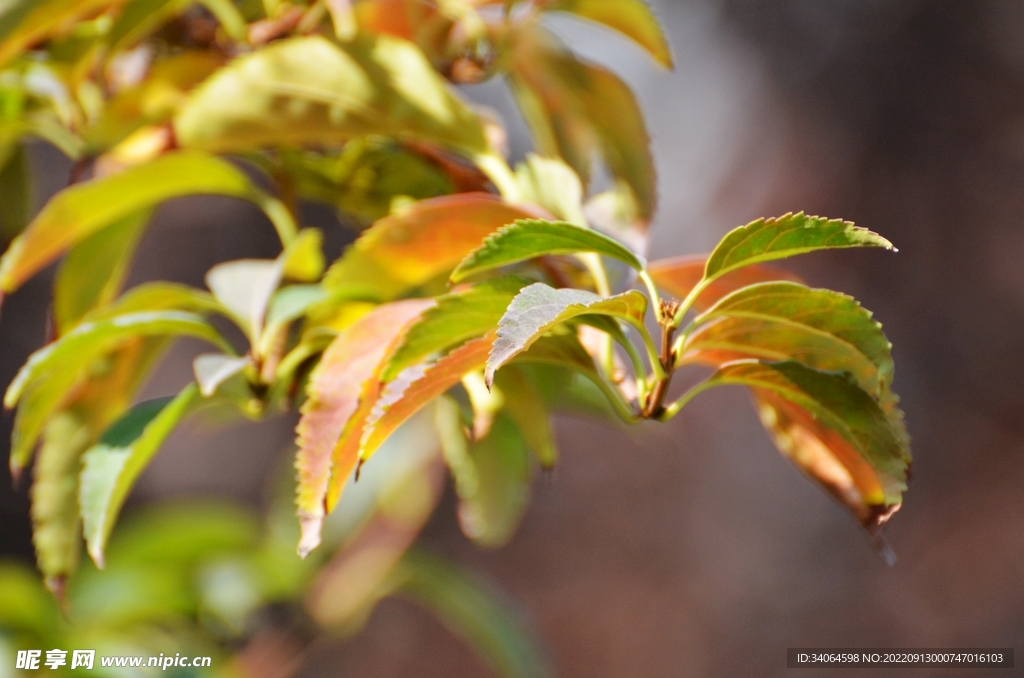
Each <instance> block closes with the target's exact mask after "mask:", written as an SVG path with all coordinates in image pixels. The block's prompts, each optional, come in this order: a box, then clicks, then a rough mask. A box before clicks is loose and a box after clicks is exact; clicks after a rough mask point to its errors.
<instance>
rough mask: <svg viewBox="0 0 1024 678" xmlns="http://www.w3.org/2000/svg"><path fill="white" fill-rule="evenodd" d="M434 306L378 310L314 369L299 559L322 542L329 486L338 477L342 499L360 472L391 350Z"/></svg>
mask: <svg viewBox="0 0 1024 678" xmlns="http://www.w3.org/2000/svg"><path fill="white" fill-rule="evenodd" d="M431 303H432V302H430V301H428V300H408V301H401V302H395V303H392V304H385V305H384V306H380V307H378V308H377V309H375V310H374V311H372V312H370V313H369V314H367V315H365V316H363V317H362V318H360V319H359V320H357V321H356V322H355V323H354V324H352V325H351V326H350V327H349V328H348V329H346V330H345V331H343V332H342V333H341V334H339V335H338V337H337V338H336V339H335V340H334V341H333V342H332V343H331V345H330V346H329V347H328V348H327V350H326V351H324V355H323V357H322V358H321V360H320V363H319V365H318V366H317V368H316V370H314V373H313V375H312V377H311V378H310V383H309V387H308V389H307V391H308V394H309V398H308V399H307V400H306V402H305V403H304V404H303V406H302V419H301V420H300V421H299V425H298V427H297V428H296V433H297V445H298V448H299V449H298V452H297V455H296V461H295V465H296V468H297V469H298V472H299V485H298V497H297V504H298V511H299V520H300V522H301V523H302V531H303V535H302V541H301V542H300V544H299V552H300V554H302V555H305V554H308V553H309V552H310V551H312V550H313V549H314V548H316V546H317V545H318V544H319V543H320V526H321V524H322V523H323V518H324V516H325V515H326V510H325V509H326V507H325V503H327V500H328V484H329V483H330V482H331V480H332V478H333V479H334V482H335V483H336V485H337V490H336V492H337V494H339V495H340V493H341V488H342V487H343V486H344V483H345V482H346V481H347V480H348V475H349V474H350V473H351V471H352V469H353V468H355V464H356V452H357V451H358V441H359V438H360V436H361V433H362V425H363V420H365V417H366V415H367V414H368V413H369V407H371V406H372V398H371V397H368V395H367V394H368V393H372V392H375V390H376V389H377V388H378V382H377V379H376V375H377V373H378V371H379V370H380V369H381V368H382V367H383V362H384V360H385V358H386V357H387V355H388V352H389V350H390V348H391V346H392V345H393V344H394V342H396V341H397V339H398V337H399V336H400V334H401V332H402V330H403V329H404V328H405V326H406V325H408V324H409V322H411V321H412V320H413V319H415V318H416V317H417V316H419V315H420V314H421V313H422V312H423V311H424V310H425V309H426V308H428V307H429V306H430V305H431ZM343 433H345V434H346V435H347V436H348V437H349V438H353V439H354V441H355V447H356V450H351V451H350V449H349V448H350V447H352V444H351V443H347V442H346V439H345V438H343V435H342V434H343ZM335 501H336V500H335Z"/></svg>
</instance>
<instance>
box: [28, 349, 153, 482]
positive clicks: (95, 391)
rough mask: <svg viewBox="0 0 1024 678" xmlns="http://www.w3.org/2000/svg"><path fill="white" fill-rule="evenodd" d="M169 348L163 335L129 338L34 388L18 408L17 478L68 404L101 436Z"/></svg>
mask: <svg viewBox="0 0 1024 678" xmlns="http://www.w3.org/2000/svg"><path fill="white" fill-rule="evenodd" d="M167 345H168V340H167V338H166V337H161V336H156V337H147V338H134V339H128V340H127V341H126V342H124V343H123V344H122V345H120V347H119V348H117V349H116V350H115V351H114V352H113V353H110V354H109V355H99V356H95V357H93V358H91V359H88V360H85V361H83V362H82V363H81V364H79V365H69V366H67V367H68V369H62V370H52V371H50V372H48V373H46V374H45V375H44V376H43V377H42V378H40V379H38V380H36V381H35V382H33V383H32V384H30V385H29V386H28V388H27V389H26V390H25V392H24V393H23V394H22V397H21V399H20V401H19V403H18V412H17V414H16V415H15V418H14V428H13V431H12V432H11V457H10V468H11V473H12V475H13V476H14V477H18V476H19V475H20V474H21V472H22V470H23V469H24V468H25V467H27V466H28V463H29V461H30V460H31V458H32V452H33V450H34V449H35V445H36V442H37V441H38V440H39V436H40V435H41V433H42V432H43V429H44V427H45V426H46V422H47V421H48V420H49V418H50V417H51V415H53V414H54V413H55V412H57V411H58V410H59V409H61V408H62V407H63V406H64V405H65V404H69V403H71V404H76V408H77V411H78V412H79V414H83V415H88V416H87V417H86V418H87V420H88V423H89V424H90V425H91V427H92V431H93V433H94V434H97V435H98V434H99V432H101V431H102V430H103V428H104V427H105V426H106V425H107V423H108V420H109V419H110V418H112V417H115V416H117V414H118V412H120V411H121V410H122V409H123V408H124V407H126V406H127V405H128V403H129V402H130V400H131V398H132V394H133V393H134V392H135V389H137V388H138V386H139V384H140V383H141V382H142V381H143V380H144V379H145V377H146V375H147V374H148V372H149V370H150V369H151V368H152V366H153V365H154V364H155V363H156V361H157V360H158V359H159V357H160V356H161V355H162V354H163V352H164V350H165V349H166V348H167Z"/></svg>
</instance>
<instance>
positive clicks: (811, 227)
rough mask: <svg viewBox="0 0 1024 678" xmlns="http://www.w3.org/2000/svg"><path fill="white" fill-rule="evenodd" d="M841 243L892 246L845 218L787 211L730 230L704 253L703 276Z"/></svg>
mask: <svg viewBox="0 0 1024 678" xmlns="http://www.w3.org/2000/svg"><path fill="white" fill-rule="evenodd" d="M845 247H882V248H885V249H887V250H894V249H895V248H894V247H893V245H892V243H891V242H889V241H888V240H886V239H885V238H883V237H882V236H880V235H878V234H877V233H872V232H871V231H869V230H868V229H866V228H861V227H859V226H854V225H853V223H851V222H849V221H842V220H840V219H826V218H824V217H809V216H807V215H806V214H804V213H803V212H798V213H797V214H792V213H790V214H784V215H783V216H781V217H776V218H771V219H758V220H757V221H752V222H750V223H749V224H747V225H746V226H740V227H739V228H736V229H733V230H732V231H730V232H729V233H728V234H727V235H726V236H725V237H724V238H722V240H721V242H719V243H718V246H717V247H715V249H714V251H713V252H712V253H711V255H710V256H709V257H708V261H707V265H706V267H705V270H704V278H705V280H713V279H715V278H718V277H719V276H722V275H725V274H726V273H729V272H730V271H734V270H736V269H738V268H741V267H743V266H749V265H751V264H757V263H761V262H764V261H772V260H775V259H785V258H786V257H792V256H795V255H797V254H804V253H805V252H814V251H816V250H824V249H834V248H845Z"/></svg>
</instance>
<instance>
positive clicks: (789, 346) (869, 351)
mask: <svg viewBox="0 0 1024 678" xmlns="http://www.w3.org/2000/svg"><path fill="white" fill-rule="evenodd" d="M694 323H695V324H697V325H698V329H697V330H696V331H695V332H694V333H693V334H691V335H690V336H689V337H688V338H687V341H686V344H685V346H684V351H694V352H702V351H710V352H712V353H724V354H726V355H729V354H736V355H738V356H740V357H757V358H764V359H767V360H787V359H793V360H797V361H799V362H802V363H804V364H805V365H808V366H809V367H814V368H815V369H819V370H824V371H843V370H846V371H849V372H851V373H852V374H853V375H854V377H855V379H856V381H857V383H858V384H860V386H861V388H863V389H864V390H865V391H867V392H868V393H870V394H872V395H874V396H876V397H879V396H880V395H881V391H882V389H885V388H888V386H889V385H890V384H891V383H892V378H893V372H894V369H895V368H894V366H893V361H892V355H891V353H890V350H891V348H892V344H891V343H889V340H888V339H887V338H886V336H885V334H884V333H883V332H882V326H881V325H880V324H879V323H878V321H876V320H874V319H873V318H872V317H871V312H870V311H868V310H866V309H865V308H864V307H862V306H861V305H860V304H858V303H857V301H856V300H855V299H853V298H852V297H849V296H847V295H845V294H840V293H839V292H833V291H831V290H823V289H810V288H808V287H805V286H804V285H800V284H798V283H790V282H777V283H760V284H756V285H751V286H748V287H744V288H742V289H740V290H738V291H736V292H733V293H732V294H729V295H728V296H726V297H724V298H723V299H721V300H720V301H719V302H718V303H717V304H715V305H714V306H713V307H712V308H711V309H710V310H708V311H707V312H706V313H704V314H703V315H701V316H699V317H698V318H697V319H696V320H695V321H694ZM685 359H686V356H685V353H684V356H683V360H685ZM729 359H730V358H726V360H722V361H718V362H725V361H727V360H729Z"/></svg>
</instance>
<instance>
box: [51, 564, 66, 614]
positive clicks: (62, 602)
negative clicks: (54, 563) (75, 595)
mask: <svg viewBox="0 0 1024 678" xmlns="http://www.w3.org/2000/svg"><path fill="white" fill-rule="evenodd" d="M67 581H68V578H67V575H64V574H58V575H55V576H52V577H47V578H46V588H47V589H49V591H50V593H51V594H53V597H54V599H55V600H56V601H57V607H59V608H60V612H61V614H62V615H64V617H65V618H66V617H67V616H68V594H67Z"/></svg>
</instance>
